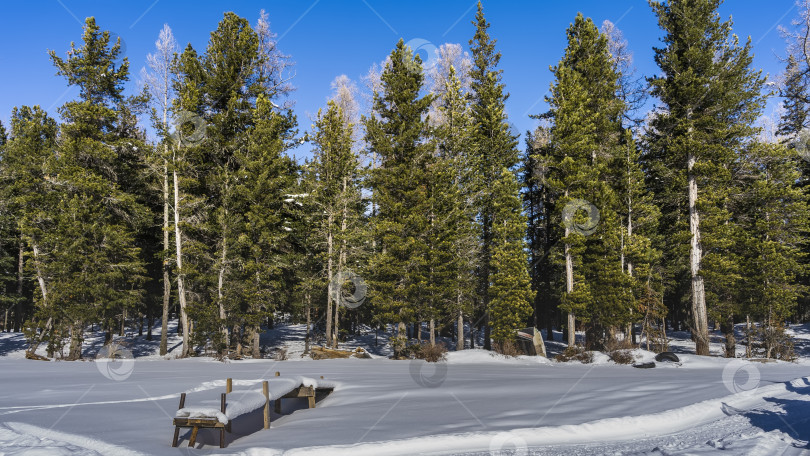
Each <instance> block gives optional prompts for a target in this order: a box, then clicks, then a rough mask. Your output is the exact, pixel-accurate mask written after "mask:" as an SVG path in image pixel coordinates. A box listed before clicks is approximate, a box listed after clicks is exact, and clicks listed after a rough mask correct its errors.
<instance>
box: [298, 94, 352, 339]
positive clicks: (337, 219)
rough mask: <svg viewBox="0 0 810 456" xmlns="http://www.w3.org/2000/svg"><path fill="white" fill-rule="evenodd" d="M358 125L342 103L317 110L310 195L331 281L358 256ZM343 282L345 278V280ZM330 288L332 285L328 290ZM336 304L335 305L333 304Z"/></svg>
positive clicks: (330, 317)
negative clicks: (349, 116)
mask: <svg viewBox="0 0 810 456" xmlns="http://www.w3.org/2000/svg"><path fill="white" fill-rule="evenodd" d="M353 136H354V125H352V124H351V123H348V122H347V118H346V115H345V113H344V112H343V110H342V109H341V108H339V107H338V105H337V103H335V102H334V101H330V102H329V103H328V105H327V110H326V112H325V113H324V112H323V111H321V110H319V111H318V116H317V118H316V121H315V125H314V137H313V144H314V146H315V149H314V151H313V152H314V153H313V161H312V163H311V165H310V173H311V175H312V184H313V185H312V190H311V191H312V194H311V197H312V198H311V200H312V202H313V203H314V204H315V205H316V207H317V208H318V213H319V214H323V215H322V216H321V217H318V221H317V222H316V223H317V228H315V231H316V232H317V235H318V237H319V238H320V239H319V244H323V245H324V250H325V251H324V255H325V257H324V260H325V261H324V263H325V264H324V266H323V267H322V268H320V269H321V271H322V274H324V275H325V279H326V281H327V282H329V283H331V284H332V286H336V285H337V284H334V283H332V280H333V278H334V277H341V278H342V277H344V273H346V272H347V270H350V269H351V268H350V264H351V263H352V261H351V259H353V258H355V257H356V251H355V249H356V246H357V244H358V242H357V241H358V239H357V231H358V228H359V227H358V220H359V218H360V216H361V214H362V212H363V203H362V199H361V195H360V187H359V178H360V168H359V160H358V158H357V156H356V155H355V153H354V151H353ZM340 285H341V286H342V285H343V284H342V283H341V284H340ZM323 291H327V290H325V289H324V290H323ZM338 292H341V290H340V289H332V290H328V293H327V295H328V296H327V303H326V340H327V342H328V343H329V344H331V345H336V344H337V334H336V332H337V329H338V326H337V322H338V316H339V314H338V313H337V311H338V309H337V307H339V305H338V304H339V302H340V300H339V299H337V296H335V295H334V293H338ZM333 305H334V306H335V308H334V309H333Z"/></svg>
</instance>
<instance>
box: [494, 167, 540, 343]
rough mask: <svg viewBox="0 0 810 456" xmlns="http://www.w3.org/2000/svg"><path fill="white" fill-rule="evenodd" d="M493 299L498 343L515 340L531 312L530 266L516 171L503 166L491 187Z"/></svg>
mask: <svg viewBox="0 0 810 456" xmlns="http://www.w3.org/2000/svg"><path fill="white" fill-rule="evenodd" d="M492 195H493V208H494V209H495V212H494V214H493V215H494V217H493V224H492V234H493V236H492V238H493V243H492V245H493V248H492V287H491V291H492V302H491V303H490V308H489V313H490V316H491V322H492V339H493V340H494V341H495V343H496V345H500V346H501V347H503V345H504V344H505V343H508V342H510V341H513V340H514V339H515V331H516V330H518V329H520V328H521V327H522V326H523V325H524V324H525V323H526V320H527V319H528V318H529V316H530V315H531V313H532V306H531V295H532V292H531V279H530V278H529V271H528V268H527V265H528V258H527V256H526V241H525V229H526V228H525V227H526V218H525V216H524V215H523V213H522V205H521V202H520V195H519V186H518V182H517V179H516V178H515V175H514V173H512V172H511V171H509V170H508V169H506V168H504V169H503V170H502V172H501V176H500V178H499V179H498V180H497V181H496V182H495V186H494V188H493V190H492Z"/></svg>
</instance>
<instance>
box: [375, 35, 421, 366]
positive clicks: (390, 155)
mask: <svg viewBox="0 0 810 456" xmlns="http://www.w3.org/2000/svg"><path fill="white" fill-rule="evenodd" d="M381 81H382V92H375V94H374V104H373V115H372V116H369V117H365V118H364V123H365V127H366V135H365V139H366V141H367V143H368V148H369V150H370V151H371V152H372V153H374V154H376V156H377V157H378V159H379V161H380V164H379V167H378V168H376V169H374V170H372V174H371V178H370V186H371V189H372V192H373V195H372V198H373V201H374V203H375V207H376V214H375V219H376V220H375V223H374V227H373V229H374V237H375V238H376V239H377V242H378V244H377V247H376V248H377V251H376V252H375V253H374V255H373V257H372V258H371V260H370V268H369V269H370V270H371V271H373V278H372V280H371V282H372V285H373V287H369V288H370V291H372V293H371V294H370V298H371V299H372V300H373V302H374V305H375V306H376V308H377V309H378V314H379V315H380V317H381V318H382V319H383V321H386V322H388V323H395V322H398V323H399V331H398V335H397V337H398V339H397V342H396V344H395V347H396V355H397V356H398V355H399V351H400V349H401V348H402V346H403V345H404V342H405V341H404V337H405V334H404V327H405V323H406V322H411V321H413V319H414V317H415V315H414V312H413V309H414V308H415V304H416V303H417V302H419V300H420V299H421V298H422V288H423V286H424V284H425V278H426V277H427V271H426V270H425V258H426V253H427V252H426V249H427V246H426V243H425V239H424V237H423V235H424V233H425V232H426V230H427V227H428V218H427V217H426V216H425V215H426V214H428V213H429V210H430V208H429V205H428V204H429V202H428V198H427V193H426V192H427V190H426V185H427V182H426V179H427V171H426V170H427V167H428V164H429V162H430V160H431V157H432V153H431V152H432V150H431V149H432V148H431V147H430V145H429V144H426V139H427V138H426V133H427V129H426V121H425V119H424V116H425V114H426V113H427V111H428V108H429V106H430V103H431V97H430V96H429V95H428V96H423V97H420V96H419V93H420V91H421V89H422V84H423V75H422V70H421V59H420V58H419V56H418V55H416V56H414V55H413V52H412V51H411V49H410V48H408V47H406V46H405V43H404V42H403V40H400V41H399V42H398V43H397V46H396V48H395V49H394V50H393V51H392V52H391V56H390V59H389V60H388V62H387V63H386V66H385V69H384V71H383V73H382V76H381Z"/></svg>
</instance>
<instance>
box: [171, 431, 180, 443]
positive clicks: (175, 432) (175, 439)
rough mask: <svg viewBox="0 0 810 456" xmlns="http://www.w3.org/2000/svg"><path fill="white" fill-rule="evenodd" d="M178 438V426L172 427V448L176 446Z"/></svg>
mask: <svg viewBox="0 0 810 456" xmlns="http://www.w3.org/2000/svg"><path fill="white" fill-rule="evenodd" d="M178 437H180V426H175V427H174V439H172V446H173V447H176V446H177V438H178Z"/></svg>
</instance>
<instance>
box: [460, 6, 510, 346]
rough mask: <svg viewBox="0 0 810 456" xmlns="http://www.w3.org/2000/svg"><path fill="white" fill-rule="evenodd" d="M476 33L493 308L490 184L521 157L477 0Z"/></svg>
mask: <svg viewBox="0 0 810 456" xmlns="http://www.w3.org/2000/svg"><path fill="white" fill-rule="evenodd" d="M473 25H475V35H474V36H473V38H472V39H471V40H470V51H471V54H472V59H473V65H472V69H471V70H470V79H471V84H470V87H471V97H472V118H473V125H474V129H473V135H472V156H473V158H472V161H473V166H474V167H475V169H476V170H477V173H476V180H475V183H474V189H475V192H474V194H475V195H476V209H477V211H478V217H479V219H480V233H481V259H480V262H479V270H478V286H479V297H480V305H481V308H482V309H484V311H486V309H488V308H489V300H490V293H489V286H490V283H491V279H490V273H491V265H490V263H491V261H492V219H493V214H494V209H493V201H492V199H493V195H492V189H493V186H494V184H495V181H496V180H498V178H499V177H500V175H501V171H502V170H503V168H507V169H510V170H511V169H513V168H514V167H515V166H516V165H517V163H518V150H517V144H518V142H517V137H516V136H514V135H513V134H512V132H511V131H510V130H509V124H508V122H507V116H506V112H505V109H504V103H505V102H506V99H507V98H509V94H508V93H505V86H504V84H503V83H502V82H501V77H502V76H501V73H502V71H503V70H499V69H497V67H498V63H499V62H500V59H501V54H500V52H496V51H495V44H496V40H494V39H491V38H490V36H489V32H488V31H487V30H488V29H489V26H490V25H489V23H488V22H487V20H486V18H485V17H484V9H483V6H482V5H481V2H480V1H479V2H478V11H477V12H476V15H475V21H473ZM489 339H490V338H489V325H488V324H487V327H486V329H485V335H484V347H485V348H487V349H489V348H490V341H489Z"/></svg>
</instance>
